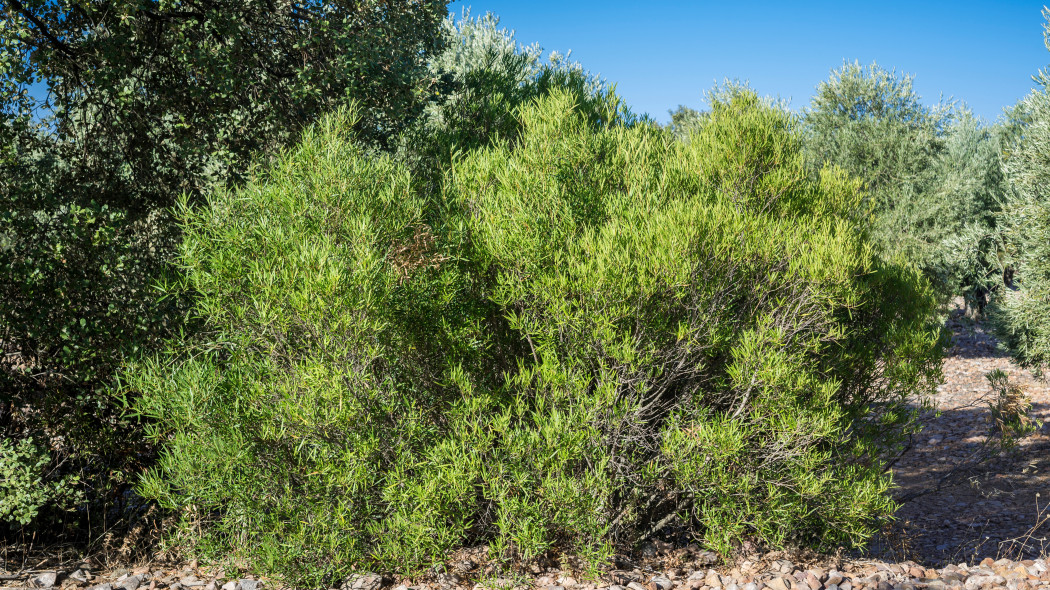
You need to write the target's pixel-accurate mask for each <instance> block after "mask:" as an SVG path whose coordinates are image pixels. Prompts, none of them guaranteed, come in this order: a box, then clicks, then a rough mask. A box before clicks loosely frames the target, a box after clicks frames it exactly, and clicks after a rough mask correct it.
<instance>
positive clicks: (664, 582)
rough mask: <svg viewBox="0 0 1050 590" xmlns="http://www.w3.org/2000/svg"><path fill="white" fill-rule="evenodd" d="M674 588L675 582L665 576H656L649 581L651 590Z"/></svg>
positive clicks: (669, 589)
mask: <svg viewBox="0 0 1050 590" xmlns="http://www.w3.org/2000/svg"><path fill="white" fill-rule="evenodd" d="M673 587H674V582H672V581H671V580H669V579H667V578H665V577H663V576H656V577H654V578H653V579H652V580H650V581H649V589H650V590H671V588H673Z"/></svg>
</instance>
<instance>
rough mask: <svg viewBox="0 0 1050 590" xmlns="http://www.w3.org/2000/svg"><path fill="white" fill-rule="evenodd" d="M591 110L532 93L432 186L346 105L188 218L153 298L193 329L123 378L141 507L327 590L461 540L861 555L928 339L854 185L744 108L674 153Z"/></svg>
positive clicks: (649, 129)
mask: <svg viewBox="0 0 1050 590" xmlns="http://www.w3.org/2000/svg"><path fill="white" fill-rule="evenodd" d="M580 102H581V99H580V96H579V95H578V94H576V93H574V92H571V91H557V90H555V91H553V92H551V93H550V96H548V97H546V98H542V99H539V100H537V101H533V102H531V103H528V104H527V105H525V106H523V107H522V108H521V109H519V111H518V115H519V117H520V126H521V127H520V128H521V132H520V135H518V137H517V140H516V141H514V142H513V143H511V142H507V141H497V142H496V143H495V144H494V145H493V146H492V147H490V148H487V149H482V150H478V151H475V152H472V153H471V154H469V155H466V156H464V157H462V158H458V159H456V160H454V161H453V165H452V169H451V170H450V172H449V173H448V175H447V176H446V177H445V180H444V183H443V189H442V190H441V191H440V192H428V191H425V190H415V189H414V187H413V178H412V177H411V176H410V175H409V174H408V173H407V172H406V170H405V169H404V167H403V166H402V165H400V164H397V163H395V162H393V161H392V160H390V159H388V158H386V157H368V156H367V155H365V154H364V153H362V151H361V150H360V148H359V147H358V146H357V145H356V144H355V142H354V139H353V136H352V131H351V129H352V127H353V119H352V116H351V115H349V114H347V113H342V114H340V115H337V116H333V117H332V118H329V119H327V120H326V121H325V122H324V123H323V124H321V125H319V126H317V127H315V128H313V129H312V130H311V131H309V132H308V133H306V134H305V136H304V138H303V141H302V143H301V144H300V145H299V146H298V147H297V148H295V149H294V150H291V151H288V152H287V153H285V154H284V155H283V156H282V157H281V158H280V159H279V162H278V164H277V165H276V166H275V167H274V168H273V169H272V170H270V171H268V172H265V173H259V174H258V175H257V177H255V178H254V179H253V180H252V181H251V182H249V183H248V185H247V186H246V187H245V188H243V189H242V190H237V191H220V192H217V193H215V194H213V195H212V196H211V197H210V198H209V199H208V202H207V204H206V206H203V207H199V208H195V207H186V208H184V209H183V210H182V216H183V223H184V231H185V239H184V242H183V244H182V247H181V250H180V261H181V264H182V265H183V268H184V270H185V278H184V279H183V280H182V281H181V282H180V283H178V284H175V285H172V286H171V288H172V289H173V290H174V291H176V292H179V291H184V292H193V293H195V294H196V296H197V299H196V313H197V315H198V316H199V319H200V321H201V322H202V324H203V325H204V326H205V327H204V329H203V330H202V331H201V332H200V333H199V334H197V335H196V336H194V337H187V338H184V339H181V340H176V341H173V342H172V343H171V350H170V351H169V352H168V353H167V354H165V355H161V356H158V357H155V358H153V359H152V360H147V361H143V362H142V363H141V364H140V365H138V366H137V367H136V368H135V369H134V370H133V371H131V372H130V373H128V374H127V375H126V378H125V386H126V387H127V388H128V389H129V390H132V391H139V392H141V397H140V402H139V404H138V408H139V411H140V412H141V413H142V414H143V415H144V416H146V417H148V418H149V419H150V421H151V423H152V424H153V426H152V427H151V431H150V434H151V437H152V439H153V440H155V441H156V442H157V443H158V444H160V445H161V446H162V449H163V452H162V456H161V459H160V463H159V465H158V467H157V468H156V469H155V470H153V471H152V472H151V473H150V474H149V475H148V476H147V477H146V478H145V479H144V480H143V484H142V491H143V492H144V493H145V494H146V495H147V496H148V497H151V498H156V499H157V500H159V501H161V502H162V503H163V504H164V505H166V506H168V507H170V508H173V509H181V510H183V511H184V514H186V515H187V518H188V519H190V518H194V519H195V520H194V521H193V523H192V524H193V525H195V526H202V529H201V530H203V536H202V537H199V538H197V539H196V541H197V547H198V549H199V550H201V551H202V552H205V553H207V552H208V551H214V552H216V554H219V553H220V552H223V551H233V552H234V553H235V554H238V555H241V556H244V557H247V558H249V559H250V560H252V561H253V562H254V563H256V564H257V565H259V566H260V567H263V568H265V569H266V571H269V572H275V573H278V574H280V575H283V576H286V577H290V578H294V579H296V580H298V581H300V582H303V583H311V584H318V583H332V582H333V581H335V578H336V577H337V576H341V575H344V574H346V573H347V572H348V571H351V570H355V569H365V568H382V569H387V570H390V569H398V570H401V571H405V570H418V569H420V568H424V567H426V566H428V565H429V564H431V563H433V562H435V561H440V560H442V559H443V558H444V557H445V555H446V554H447V552H448V551H449V550H450V549H452V548H455V547H458V546H463V545H473V544H478V543H484V544H488V545H489V546H490V549H491V551H492V553H493V554H494V555H495V556H497V557H498V558H501V559H505V560H507V561H506V562H505V563H512V562H513V560H515V559H524V560H528V559H531V558H535V557H537V556H541V555H549V556H559V555H560V556H575V557H578V558H581V559H582V560H583V561H584V563H587V564H590V565H597V564H600V563H602V562H603V561H604V560H606V559H608V558H609V557H610V555H611V552H612V551H613V549H614V548H616V547H621V548H629V547H631V546H633V545H635V544H636V543H639V542H641V541H642V540H644V539H646V538H649V537H652V536H654V535H661V534H670V533H672V532H675V533H684V534H689V535H691V536H693V537H696V538H698V539H701V540H702V541H703V542H704V543H706V544H707V545H709V546H711V547H714V548H717V549H718V550H720V551H729V550H731V548H732V546H733V544H734V543H736V542H738V541H739V540H740V539H741V538H742V537H743V536H752V537H755V538H758V539H760V540H762V541H765V542H768V543H771V544H773V545H778V546H780V545H784V544H787V543H803V544H807V545H811V546H817V547H829V546H834V545H837V544H840V543H844V544H847V545H853V544H857V543H861V542H863V540H864V539H866V538H867V537H868V536H869V535H870V534H871V533H872V530H873V521H874V519H877V518H879V517H882V516H885V515H887V514H889V513H890V512H891V511H892V509H893V505H892V502H891V500H890V499H889V497H888V495H887V489H888V487H889V485H890V478H889V475H888V474H887V473H886V472H885V469H884V465H885V463H884V461H885V459H886V457H888V456H890V455H891V454H892V453H894V452H895V451H896V450H897V449H899V447H900V441H901V437H902V436H904V435H906V434H907V433H909V432H911V431H913V430H914V429H915V427H916V423H915V417H916V412H917V408H916V406H914V405H912V402H915V401H916V398H922V397H923V396H924V395H925V394H928V393H931V392H932V390H933V388H934V387H935V385H936V384H937V382H938V379H939V367H940V365H939V344H940V340H939V334H940V333H939V329H938V327H937V325H936V322H935V318H934V307H935V306H934V298H933V297H932V293H931V291H930V289H929V287H928V285H927V284H926V282H925V281H924V279H922V278H921V276H920V275H919V274H918V272H917V271H915V270H912V269H911V268H909V267H907V266H903V265H897V264H890V263H887V262H884V261H883V260H882V258H880V257H879V256H877V255H876V254H875V252H874V251H873V249H872V247H871V246H870V245H869V240H868V237H867V235H866V233H865V231H864V230H863V228H862V226H859V225H858V224H857V223H856V221H855V219H856V217H857V210H858V209H857V208H858V207H859V206H860V197H859V194H860V193H859V190H858V185H857V183H855V182H854V181H852V180H849V179H848V178H847V177H846V176H845V174H844V173H842V172H841V171H837V170H832V169H828V170H825V171H824V172H823V173H822V174H821V175H820V178H819V180H817V181H814V180H811V179H810V177H809V175H808V173H807V170H806V167H805V162H804V159H803V156H802V153H801V144H800V138H799V136H798V134H797V133H796V131H795V127H796V123H795V121H794V120H793V119H792V118H791V117H790V115H788V114H786V113H784V112H783V111H781V110H778V109H774V108H770V107H768V106H765V105H764V104H763V103H762V102H761V101H760V100H759V99H758V98H757V97H756V96H755V95H754V94H752V93H747V92H739V93H736V94H734V95H733V96H732V98H731V99H729V101H728V102H725V103H719V104H717V105H716V106H715V108H714V110H713V112H712V115H711V116H710V117H708V118H706V119H705V120H704V121H703V123H702V124H701V125H699V126H698V127H697V129H696V131H695V132H694V135H693V137H692V139H691V140H690V141H689V142H688V144H683V143H681V142H679V141H676V140H675V139H674V138H673V137H672V136H671V135H670V134H669V133H667V132H666V131H664V130H662V129H659V128H658V127H656V126H653V125H647V124H641V125H633V126H632V125H610V124H609V122H611V121H616V120H617V117H616V116H615V113H616V109H617V108H618V107H617V103H616V101H610V102H608V103H607V106H606V110H605V112H604V114H602V115H601V116H600V117H589V116H587V112H586V111H584V112H583V113H581V109H580V108H579V107H578V106H577V105H578V104H580ZM594 112H597V111H594ZM185 530H186V531H187V534H188V535H192V534H193V533H192V531H193V530H196V529H195V528H194V527H189V526H187V527H186V528H185Z"/></svg>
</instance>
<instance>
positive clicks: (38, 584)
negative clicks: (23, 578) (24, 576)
mask: <svg viewBox="0 0 1050 590" xmlns="http://www.w3.org/2000/svg"><path fill="white" fill-rule="evenodd" d="M57 581H58V572H44V573H42V574H39V575H37V576H34V577H33V578H30V580H29V586H30V587H31V588H54V587H55V582H57Z"/></svg>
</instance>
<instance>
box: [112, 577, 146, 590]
mask: <svg viewBox="0 0 1050 590" xmlns="http://www.w3.org/2000/svg"><path fill="white" fill-rule="evenodd" d="M141 585H142V576H128V577H127V578H124V581H123V582H121V583H120V584H118V585H117V588H122V589H123V590H138V588H139V586H141Z"/></svg>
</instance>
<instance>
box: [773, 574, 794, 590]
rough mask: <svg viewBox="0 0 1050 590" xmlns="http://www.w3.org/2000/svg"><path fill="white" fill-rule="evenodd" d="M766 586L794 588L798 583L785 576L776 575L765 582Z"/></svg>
mask: <svg viewBox="0 0 1050 590" xmlns="http://www.w3.org/2000/svg"><path fill="white" fill-rule="evenodd" d="M766 586H768V587H769V588H771V589H772V590H796V588H797V587H798V584H797V583H796V582H795V580H793V579H791V578H789V577H787V576H776V577H774V578H773V579H771V580H769V581H768V582H766Z"/></svg>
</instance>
